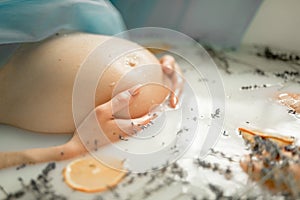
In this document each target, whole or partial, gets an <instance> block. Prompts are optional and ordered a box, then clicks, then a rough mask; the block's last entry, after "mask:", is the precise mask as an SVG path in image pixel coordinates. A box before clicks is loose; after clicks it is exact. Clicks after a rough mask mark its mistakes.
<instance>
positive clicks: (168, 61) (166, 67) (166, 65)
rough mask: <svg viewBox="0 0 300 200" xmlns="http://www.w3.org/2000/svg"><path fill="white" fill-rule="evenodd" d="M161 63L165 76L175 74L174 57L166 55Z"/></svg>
mask: <svg viewBox="0 0 300 200" xmlns="http://www.w3.org/2000/svg"><path fill="white" fill-rule="evenodd" d="M159 61H160V64H161V66H162V70H163V72H164V73H165V74H167V75H171V74H173V73H174V70H175V59H174V58H173V56H170V55H165V56H163V57H162V58H161V59H160V60H159Z"/></svg>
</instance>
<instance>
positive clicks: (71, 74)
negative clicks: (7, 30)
mask: <svg viewBox="0 0 300 200" xmlns="http://www.w3.org/2000/svg"><path fill="white" fill-rule="evenodd" d="M111 41H113V42H111ZM104 43H105V45H106V46H105V47H106V48H105V51H102V52H100V53H99V55H98V54H97V56H99V58H100V60H103V63H102V62H99V63H94V67H95V65H96V67H97V69H99V70H100V71H101V77H99V81H98V85H97V89H96V91H95V100H94V101H95V103H94V108H93V109H92V110H88V111H83V113H80V115H81V116H83V117H82V120H81V121H80V125H79V127H84V129H89V126H92V125H91V124H92V121H93V119H92V118H93V116H96V118H97V120H98V123H99V124H100V126H101V130H102V131H103V133H104V134H105V135H106V136H107V138H108V139H109V140H110V141H117V140H119V139H120V137H126V136H127V133H128V132H136V131H138V130H140V124H147V123H148V122H150V121H151V119H152V118H153V116H150V115H148V114H149V112H150V110H151V109H153V107H155V106H156V105H158V104H161V103H163V102H164V101H166V99H168V100H169V104H170V106H171V107H175V106H176V103H177V101H178V99H177V96H178V95H180V92H181V88H182V85H183V79H182V78H181V76H180V69H179V68H178V66H177V64H176V63H175V60H174V58H173V57H171V56H164V57H162V58H161V59H160V61H159V60H157V59H156V57H155V56H154V55H153V54H151V53H150V52H149V51H148V50H147V49H145V48H143V47H141V46H139V45H137V44H135V43H133V42H129V41H127V40H124V39H116V38H112V37H109V36H102V35H94V34H86V33H70V34H67V35H60V34H56V35H54V36H52V37H50V38H48V39H46V40H44V41H42V42H35V43H27V44H23V45H21V46H20V47H19V48H18V49H17V50H16V52H15V53H14V54H13V55H12V56H11V57H10V59H9V60H8V61H7V62H6V63H5V64H4V66H2V68H0V81H1V85H0V93H1V98H0V123H3V124H9V125H12V126H16V127H19V128H23V129H26V130H30V131H34V132H38V133H53V134H58V133H72V134H73V137H72V139H71V140H70V141H69V142H67V143H66V144H64V145H60V146H54V147H47V148H41V149H28V150H23V151H20V152H0V160H1V162H0V168H5V167H9V166H13V165H19V164H34V163H38V162H47V161H54V160H55V161H57V160H63V159H69V158H72V157H74V156H76V155H80V154H82V153H85V152H86V151H87V149H86V147H85V146H84V144H83V143H82V141H81V140H80V137H79V133H78V128H79V127H77V126H76V125H75V122H74V120H75V119H74V117H73V110H72V109H73V108H72V95H73V89H74V88H73V86H74V83H75V80H76V75H77V72H78V71H79V69H80V67H81V66H82V65H83V64H84V63H85V61H86V59H87V58H88V57H89V55H90V54H91V53H92V52H93V50H95V48H97V47H98V46H100V45H101V44H104ZM110 44H111V45H110ZM128 48H129V49H136V50H135V51H132V52H124V54H122V56H120V57H117V58H114V52H115V50H116V49H118V50H119V51H122V49H124V51H125V50H126V49H128ZM107 59H111V60H113V62H111V63H109V65H107V63H106V62H105V61H106V60H107ZM153 66H157V67H153ZM147 67H148V68H147ZM149 67H150V68H151V69H150V70H147V73H143V70H138V69H139V68H141V69H142V68H143V69H149ZM93 69H95V68H93ZM89 73H91V75H92V74H93V73H95V72H94V71H93V70H91V71H90V72H89ZM127 74H130V76H126V75H127ZM121 79H122V85H121V86H120V85H118V83H119V82H120V80H121ZM145 79H147V83H145ZM85 81H86V82H88V81H89V80H85ZM83 95H84V94H83ZM126 111H129V113H127V112H126ZM128 114H129V115H128ZM131 119H132V120H131ZM117 120H118V122H121V124H122V128H120V126H119V124H120V123H116V122H117ZM124 130H126V131H124ZM125 132H126V133H125ZM116 133H118V134H116ZM91 137H93V136H91ZM91 139H92V138H91ZM98 145H102V144H98Z"/></svg>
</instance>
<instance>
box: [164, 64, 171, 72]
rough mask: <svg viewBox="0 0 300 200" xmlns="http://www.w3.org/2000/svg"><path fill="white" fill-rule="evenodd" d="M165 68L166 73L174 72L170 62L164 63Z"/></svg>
mask: <svg viewBox="0 0 300 200" xmlns="http://www.w3.org/2000/svg"><path fill="white" fill-rule="evenodd" d="M163 70H164V72H165V73H166V74H171V73H172V72H173V68H172V66H171V65H170V64H167V65H163Z"/></svg>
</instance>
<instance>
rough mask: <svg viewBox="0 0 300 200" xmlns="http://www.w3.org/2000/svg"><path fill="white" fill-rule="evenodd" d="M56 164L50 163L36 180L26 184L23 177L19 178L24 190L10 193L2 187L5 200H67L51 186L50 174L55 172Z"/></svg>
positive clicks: (0, 188) (0, 187)
mask: <svg viewBox="0 0 300 200" xmlns="http://www.w3.org/2000/svg"><path fill="white" fill-rule="evenodd" d="M55 167H56V165H55V163H48V164H47V166H46V167H45V168H44V169H43V170H42V172H41V173H40V174H39V175H38V176H37V178H35V179H31V180H30V181H29V183H25V182H24V181H23V179H22V178H21V177H19V178H18V181H19V182H20V184H21V186H22V188H21V189H18V190H16V191H14V192H11V193H8V192H7V191H6V190H5V189H4V188H3V187H2V186H0V190H1V191H2V192H3V193H4V194H5V195H6V198H5V200H16V199H41V200H50V199H51V200H52V199H55V200H65V199H67V198H66V197H65V196H63V195H60V194H57V193H56V192H55V190H54V189H53V185H52V184H51V181H52V178H51V177H50V176H49V173H50V172H51V171H53V170H55Z"/></svg>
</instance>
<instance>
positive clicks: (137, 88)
mask: <svg viewBox="0 0 300 200" xmlns="http://www.w3.org/2000/svg"><path fill="white" fill-rule="evenodd" d="M141 86H142V85H141V84H137V85H136V86H134V87H132V88H130V89H129V90H128V92H129V93H130V95H131V96H135V95H137V94H138V93H139V92H140V88H141Z"/></svg>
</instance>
